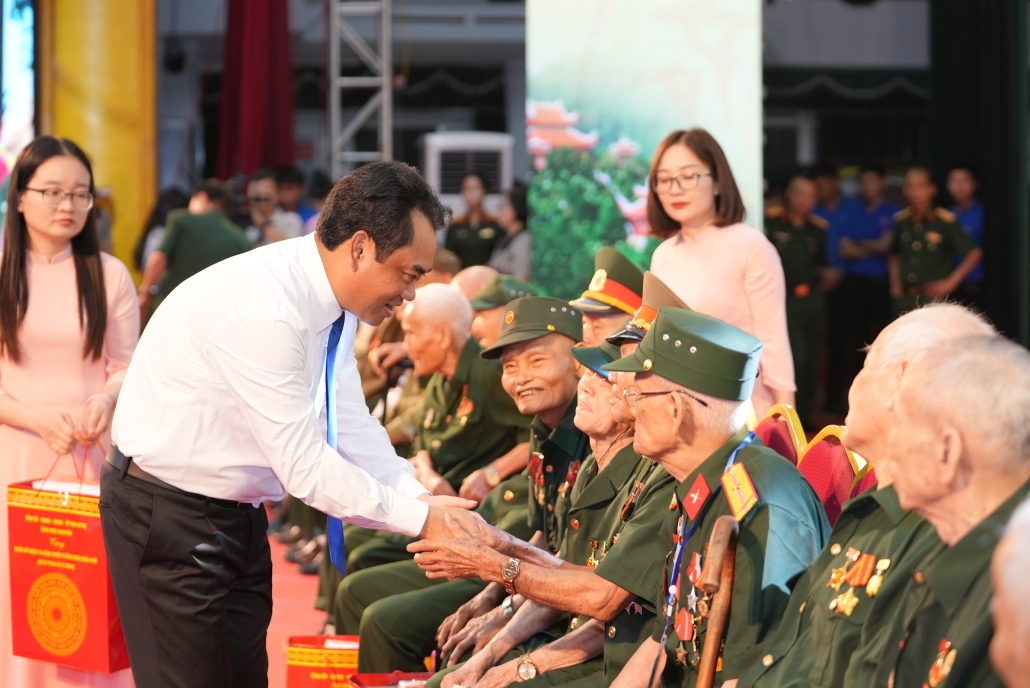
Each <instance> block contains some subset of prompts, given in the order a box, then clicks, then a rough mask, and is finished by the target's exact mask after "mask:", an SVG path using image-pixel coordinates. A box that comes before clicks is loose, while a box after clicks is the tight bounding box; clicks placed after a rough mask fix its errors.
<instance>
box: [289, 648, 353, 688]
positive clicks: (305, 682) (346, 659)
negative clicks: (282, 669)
mask: <svg viewBox="0 0 1030 688" xmlns="http://www.w3.org/2000/svg"><path fill="white" fill-rule="evenodd" d="M358 641H359V638H358V636H356V635H294V636H290V639H289V641H288V642H287V645H286V688H353V684H351V681H350V678H351V676H353V675H354V673H355V672H356V671H357V670H358Z"/></svg>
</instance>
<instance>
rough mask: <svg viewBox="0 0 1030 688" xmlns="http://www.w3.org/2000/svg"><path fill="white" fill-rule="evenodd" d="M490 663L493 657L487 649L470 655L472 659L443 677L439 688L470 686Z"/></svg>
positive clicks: (481, 675)
mask: <svg viewBox="0 0 1030 688" xmlns="http://www.w3.org/2000/svg"><path fill="white" fill-rule="evenodd" d="M492 665H493V657H492V656H490V652H489V651H487V652H480V653H479V654H477V655H472V659H470V660H469V661H467V662H465V665H464V666H462V667H461V668H460V669H457V670H455V671H452V672H451V673H449V674H447V675H446V676H444V677H443V682H442V684H441V686H440V688H456V687H457V686H471V685H473V684H475V683H477V682H478V681H479V679H481V678H482V677H483V674H485V673H486V672H487V670H488V669H489V668H490V667H491V666H492ZM511 682H512V681H509V683H511Z"/></svg>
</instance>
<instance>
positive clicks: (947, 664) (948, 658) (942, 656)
mask: <svg viewBox="0 0 1030 688" xmlns="http://www.w3.org/2000/svg"><path fill="white" fill-rule="evenodd" d="M957 654H958V650H956V649H955V648H953V647H952V646H951V641H950V640H947V639H942V640H941V644H940V645H939V646H938V647H937V659H936V660H935V661H934V663H933V666H931V667H930V676H929V677H928V678H929V683H930V688H937V686H939V685H941V683H943V682H944V679H946V678H948V674H950V673H951V667H952V665H953V664H955V655H957Z"/></svg>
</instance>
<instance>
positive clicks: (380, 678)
mask: <svg viewBox="0 0 1030 688" xmlns="http://www.w3.org/2000/svg"><path fill="white" fill-rule="evenodd" d="M432 677H433V673H432V672H431V671H425V672H405V671H395V672H393V673H392V674H354V675H353V676H351V683H353V684H354V685H355V686H356V687H357V688H382V687H384V686H400V685H401V682H402V681H403V682H404V684H405V685H412V684H414V685H418V684H419V683H422V684H424V683H425V682H426V681H428V680H429V679H431V678H432Z"/></svg>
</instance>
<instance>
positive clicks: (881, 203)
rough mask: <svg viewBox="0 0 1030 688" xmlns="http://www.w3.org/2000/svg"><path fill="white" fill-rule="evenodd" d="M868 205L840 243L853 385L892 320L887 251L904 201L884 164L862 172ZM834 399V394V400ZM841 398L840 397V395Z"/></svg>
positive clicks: (846, 372)
mask: <svg viewBox="0 0 1030 688" xmlns="http://www.w3.org/2000/svg"><path fill="white" fill-rule="evenodd" d="M859 188H860V190H861V195H862V203H863V208H862V211H861V213H860V214H859V215H858V216H857V217H856V218H855V221H854V222H853V223H852V224H851V225H850V226H849V227H848V228H847V229H846V230H845V231H844V233H843V234H842V235H841V236H840V238H839V239H838V243H837V253H838V255H839V256H840V260H841V264H842V265H843V266H844V281H843V282H842V283H841V287H840V291H841V293H842V300H843V301H844V304H845V305H844V308H845V311H846V312H847V313H848V319H847V322H846V324H845V330H844V333H843V339H844V347H843V354H844V357H843V360H842V361H841V362H840V364H831V368H833V367H834V365H837V367H838V368H841V369H843V376H844V377H843V387H844V388H845V389H847V388H849V387H850V386H851V381H852V380H853V379H854V377H855V375H857V374H858V371H859V370H861V369H862V365H863V363H864V361H865V353H864V352H863V351H862V350H863V349H864V348H865V345H866V344H869V343H870V342H872V341H873V340H874V339H876V335H877V334H879V332H880V330H882V329H883V328H884V327H886V326H887V324H888V323H889V322H890V320H891V300H890V282H889V280H888V273H887V252H888V251H889V250H890V245H891V239H892V237H893V232H894V214H895V213H897V212H898V211H900V210H901V206H899V205H897V204H896V203H892V202H891V201H888V200H887V199H886V198H885V196H884V193H885V192H886V190H887V178H886V176H885V175H884V172H883V169H882V168H880V167H865V168H863V169H862V172H861V174H860V175H859ZM830 401H834V399H830ZM836 401H838V402H839V401H840V400H839V399H836Z"/></svg>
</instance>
